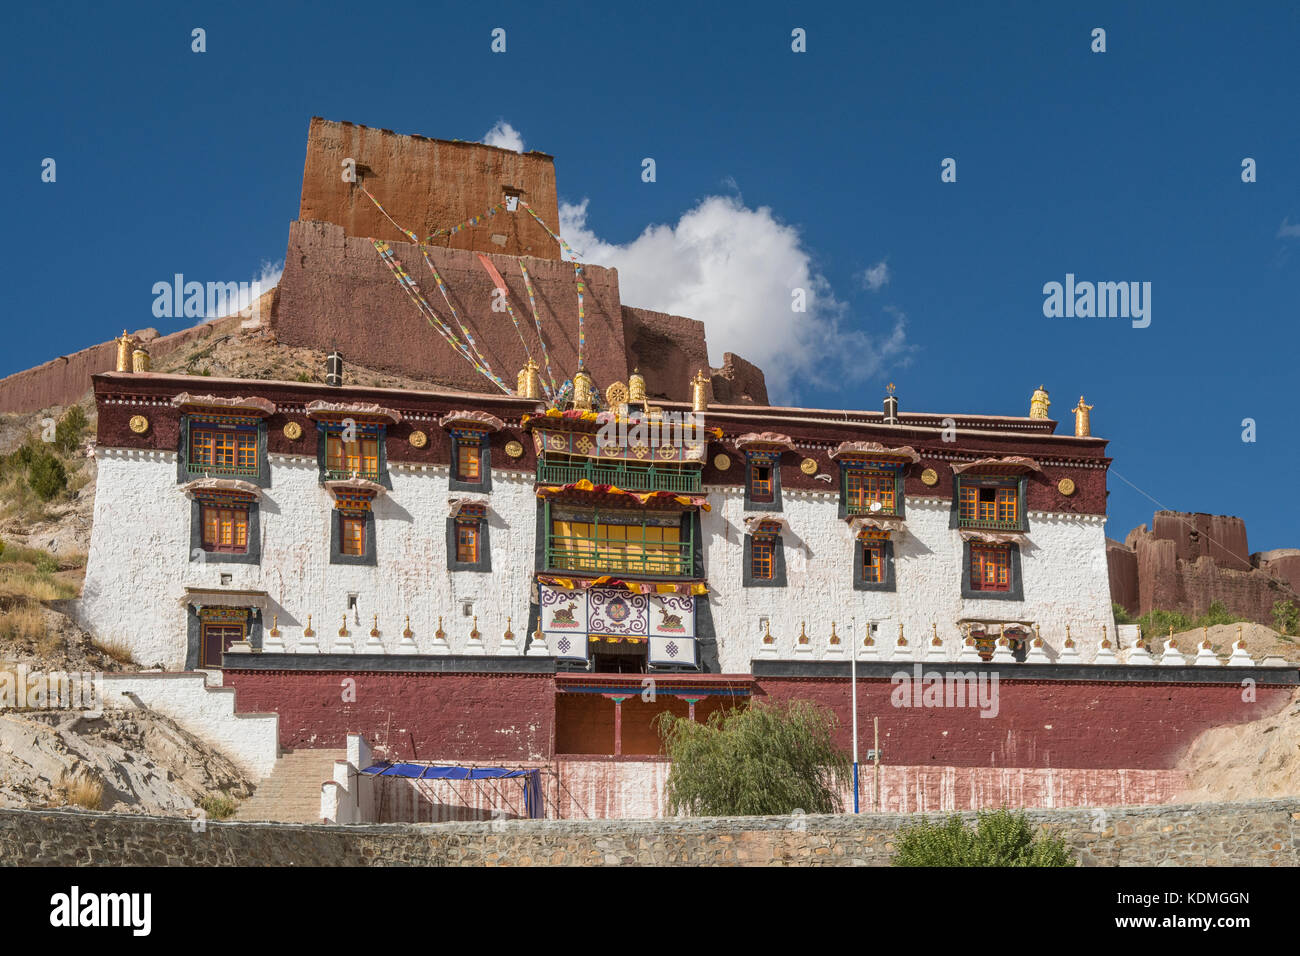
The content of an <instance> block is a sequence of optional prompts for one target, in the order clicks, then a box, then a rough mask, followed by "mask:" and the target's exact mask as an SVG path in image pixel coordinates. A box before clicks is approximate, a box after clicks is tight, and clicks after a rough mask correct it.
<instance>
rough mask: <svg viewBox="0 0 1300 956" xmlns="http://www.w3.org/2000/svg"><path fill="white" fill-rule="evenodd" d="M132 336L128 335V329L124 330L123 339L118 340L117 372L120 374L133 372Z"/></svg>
mask: <svg viewBox="0 0 1300 956" xmlns="http://www.w3.org/2000/svg"><path fill="white" fill-rule="evenodd" d="M131 345H132V342H131V336H129V335H127V334H126V329H123V330H122V337H121V338H120V339H118V340H117V370H118V371H119V372H129V371H131Z"/></svg>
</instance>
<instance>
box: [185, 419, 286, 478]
mask: <svg viewBox="0 0 1300 956" xmlns="http://www.w3.org/2000/svg"><path fill="white" fill-rule="evenodd" d="M255 423H256V424H255ZM195 427H197V428H206V429H211V430H212V431H225V430H226V429H231V430H248V431H252V430H254V428H256V430H257V473H256V474H249V473H246V472H242V471H240V470H238V469H233V470H223V469H220V468H209V467H203V466H201V465H195V466H194V468H193V469H191V467H190V430H191V429H192V428H195ZM205 475H211V476H212V477H213V478H238V479H240V480H241V481H247V482H249V483H251V484H254V485H257V487H259V488H270V487H271V466H270V462H269V460H268V459H267V456H266V420H265V419H251V418H250V419H249V420H248V421H247V423H241V424H239V425H222V424H220V423H217V422H211V421H207V420H205V418H204V416H202V415H190V414H182V415H181V420H180V429H179V435H178V437H177V440H176V483H177V484H181V485H183V484H185V483H186V482H187V481H193V480H194V479H195V478H202V477H204V476H205Z"/></svg>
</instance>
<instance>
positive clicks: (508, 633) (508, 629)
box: [501, 615, 515, 641]
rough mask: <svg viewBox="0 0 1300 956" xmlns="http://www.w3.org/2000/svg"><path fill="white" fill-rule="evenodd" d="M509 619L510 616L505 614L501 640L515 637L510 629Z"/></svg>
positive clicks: (509, 639) (511, 639) (510, 639)
mask: <svg viewBox="0 0 1300 956" xmlns="http://www.w3.org/2000/svg"><path fill="white" fill-rule="evenodd" d="M510 620H511V618H510V617H509V616H508V615H507V616H506V632H505V633H504V634H503V635H501V638H502V640H506V641H513V640H514V639H515V632H514V631H512V630H510Z"/></svg>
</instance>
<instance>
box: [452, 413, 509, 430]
mask: <svg viewBox="0 0 1300 956" xmlns="http://www.w3.org/2000/svg"><path fill="white" fill-rule="evenodd" d="M438 424H439V425H441V426H442V427H443V428H446V429H452V428H458V429H474V430H476V431H490V432H499V431H501V430H502V429H503V428H505V427H506V423H505V422H503V421H502V420H501V419H499V418H497V417H496V416H495V415H492V414H489V413H488V412H482V411H477V410H468V409H467V410H465V411H459V412H448V413H447V414H446V415H444V416H442V418H440V419H438Z"/></svg>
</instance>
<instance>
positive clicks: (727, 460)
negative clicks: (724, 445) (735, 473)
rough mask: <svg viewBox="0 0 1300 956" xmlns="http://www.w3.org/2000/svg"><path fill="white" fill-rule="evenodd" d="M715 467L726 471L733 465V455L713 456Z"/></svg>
mask: <svg viewBox="0 0 1300 956" xmlns="http://www.w3.org/2000/svg"><path fill="white" fill-rule="evenodd" d="M713 467H714V468H716V469H718V471H726V470H727V469H728V468H730V467H731V456H730V455H714V456H713Z"/></svg>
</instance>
